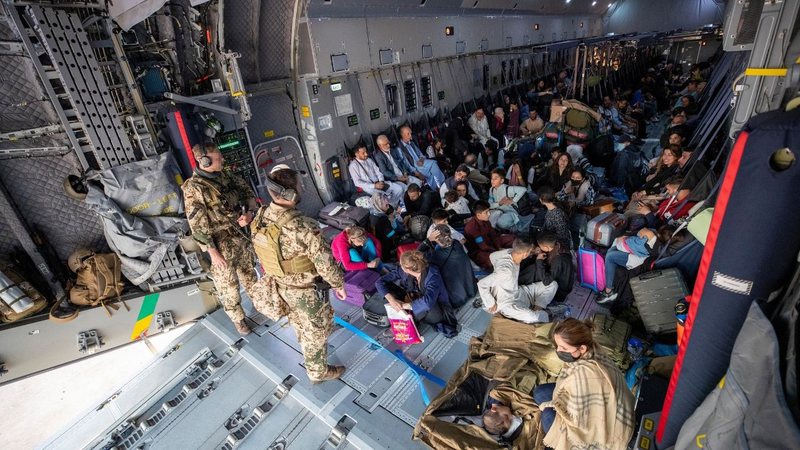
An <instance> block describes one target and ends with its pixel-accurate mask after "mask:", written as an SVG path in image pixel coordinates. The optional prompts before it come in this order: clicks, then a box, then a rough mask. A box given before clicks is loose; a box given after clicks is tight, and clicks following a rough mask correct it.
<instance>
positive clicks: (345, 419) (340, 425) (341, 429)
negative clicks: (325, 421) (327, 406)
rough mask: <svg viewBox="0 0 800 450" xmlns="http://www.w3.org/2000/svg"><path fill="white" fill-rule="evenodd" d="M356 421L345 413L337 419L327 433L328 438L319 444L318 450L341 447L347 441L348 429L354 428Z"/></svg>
mask: <svg viewBox="0 0 800 450" xmlns="http://www.w3.org/2000/svg"><path fill="white" fill-rule="evenodd" d="M356 423H357V422H356V421H355V420H353V418H352V417H350V416H348V415H347V414H345V415H344V416H342V418H341V419H339V422H337V423H336V426H335V427H333V429H332V430H331V434H329V435H328V439H326V440H325V442H323V443H322V445H320V446H319V450H330V449H338V448H341V447H343V444H345V443H346V442H345V441H347V435H348V434H350V431H351V430H352V429H353V428H355V426H356Z"/></svg>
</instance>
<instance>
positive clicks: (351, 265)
mask: <svg viewBox="0 0 800 450" xmlns="http://www.w3.org/2000/svg"><path fill="white" fill-rule="evenodd" d="M367 239H370V240H371V241H372V243H373V244H374V245H375V250H376V251H377V252H378V258H380V257H381V242H380V241H379V240H378V239H376V238H375V236H373V235H372V234H371V233H369V232H367ZM331 253H333V259H335V260H336V261H337V262H340V263H342V266H343V267H344V270H347V271H351V270H364V269H367V268H368V267H367V262H359V261H353V260H352V259H351V258H350V243H349V242H347V233H345V232H344V231H342V232H341V233H339V234H337V235H336V237H335V238H333V242H331Z"/></svg>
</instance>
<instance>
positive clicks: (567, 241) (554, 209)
mask: <svg viewBox="0 0 800 450" xmlns="http://www.w3.org/2000/svg"><path fill="white" fill-rule="evenodd" d="M539 202H540V203H541V204H542V205H543V206H544V207H545V208H546V209H547V212H546V213H545V216H544V225H543V226H542V231H549V232H551V233H553V234H555V235H556V238H558V241H559V242H561V244H562V245H564V246H565V247H566V248H571V242H572V235H571V234H570V231H569V219H567V215H566V214H565V213H564V211H563V210H562V209H561V208H559V207H558V206H557V205H556V194H555V192H553V190H552V189H550V188H542V189H540V190H539Z"/></svg>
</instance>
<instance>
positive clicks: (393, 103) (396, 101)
mask: <svg viewBox="0 0 800 450" xmlns="http://www.w3.org/2000/svg"><path fill="white" fill-rule="evenodd" d="M384 89H385V92H386V112H387V113H388V114H389V117H390V118H392V119H394V118H395V117H397V116H399V115H400V97H399V93H398V91H397V85H396V84H387V85H386V87H385V88H384Z"/></svg>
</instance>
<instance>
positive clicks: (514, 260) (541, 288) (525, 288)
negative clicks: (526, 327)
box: [478, 239, 558, 323]
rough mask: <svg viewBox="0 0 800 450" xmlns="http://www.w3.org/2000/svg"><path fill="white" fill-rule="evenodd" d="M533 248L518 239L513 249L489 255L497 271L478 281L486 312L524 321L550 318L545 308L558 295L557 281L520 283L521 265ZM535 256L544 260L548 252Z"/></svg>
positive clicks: (533, 321) (531, 321)
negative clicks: (545, 283) (546, 283)
mask: <svg viewBox="0 0 800 450" xmlns="http://www.w3.org/2000/svg"><path fill="white" fill-rule="evenodd" d="M533 250H534V248H533V245H532V244H530V243H528V242H525V241H523V240H522V239H515V240H514V243H513V245H512V246H511V249H509V250H500V251H496V252H494V253H492V254H491V255H490V258H491V262H492V265H493V266H494V272H492V273H491V274H489V275H487V276H486V277H484V278H483V279H482V280H480V281H479V282H478V292H479V293H480V295H481V300H482V301H483V307H484V309H486V311H488V312H489V313H491V314H496V313H500V314H502V315H503V316H505V317H507V318H509V319H514V320H518V321H520V322H525V323H539V322H547V321H548V320H549V316H548V315H547V311H545V310H544V308H546V307H547V305H549V304H550V302H551V301H552V300H553V297H555V295H556V291H557V290H558V283H557V282H555V281H553V282H551V283H550V284H549V285H547V286H545V285H544V283H543V282H541V281H540V282H536V283H532V284H528V285H522V286H520V285H519V284H518V279H519V270H520V264H521V263H522V261H523V260H525V259H526V258H528V257H529V256H530V255H531V253H533ZM536 257H537V258H538V259H542V260H543V259H545V258H546V255H545V254H544V252H539V254H538V255H537V256H536Z"/></svg>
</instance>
